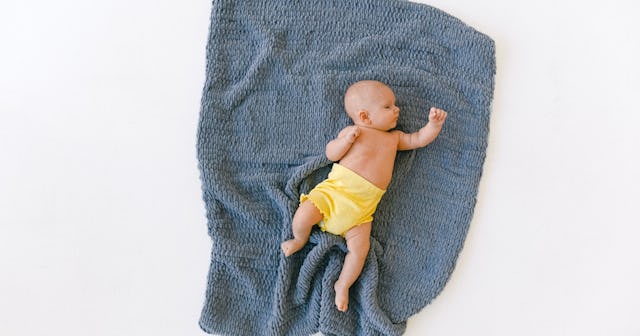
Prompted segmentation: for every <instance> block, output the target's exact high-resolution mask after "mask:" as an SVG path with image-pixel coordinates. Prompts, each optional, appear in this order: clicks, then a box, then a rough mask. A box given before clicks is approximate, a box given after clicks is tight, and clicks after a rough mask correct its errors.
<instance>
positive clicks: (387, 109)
mask: <svg viewBox="0 0 640 336" xmlns="http://www.w3.org/2000/svg"><path fill="white" fill-rule="evenodd" d="M344 105H345V110H346V112H347V114H348V115H349V117H350V118H351V119H352V120H353V123H354V125H353V126H348V127H346V128H344V129H343V130H342V131H340V133H339V134H338V136H337V137H336V138H335V139H334V140H332V141H330V142H329V143H328V144H327V147H326V155H327V158H328V159H329V160H331V161H338V163H334V164H333V167H332V170H331V172H330V173H329V176H328V178H327V179H326V180H324V181H323V182H321V183H320V184H318V185H317V186H316V187H315V188H314V189H313V190H311V192H310V193H309V194H308V195H304V194H303V195H302V196H301V197H300V207H299V208H298V210H297V211H296V213H295V214H294V216H293V223H292V229H293V236H294V238H293V239H291V240H288V241H286V242H284V243H282V245H281V247H282V251H283V253H284V254H285V256H290V255H292V254H293V253H296V252H297V251H299V250H300V249H301V248H302V247H303V246H304V245H305V244H306V242H307V240H308V239H309V235H310V233H311V229H312V228H313V226H314V225H316V224H319V227H320V229H321V230H322V231H326V232H329V233H332V234H335V235H340V236H342V237H344V238H345V240H346V242H347V249H348V253H347V255H346V257H345V260H344V266H343V267H342V271H341V272H340V277H339V278H338V280H337V281H336V283H335V285H334V289H335V291H336V300H335V303H336V307H337V308H338V310H340V311H343V312H344V311H346V310H347V306H348V303H349V288H350V287H351V285H353V283H354V282H355V281H356V279H358V276H360V272H362V268H363V266H364V262H365V259H366V257H367V254H368V252H369V247H370V242H369V236H370V234H371V222H372V220H373V213H374V212H375V210H376V206H377V205H378V202H379V201H380V199H381V198H382V195H383V194H384V193H385V191H386V188H387V186H388V185H389V183H390V182H391V174H392V171H393V165H394V162H395V158H396V152H397V151H401V150H409V149H415V148H420V147H424V146H426V145H427V144H429V143H431V142H432V141H433V140H434V139H435V138H436V137H437V136H438V134H439V133H440V130H441V129H442V125H443V124H444V121H445V119H446V118H447V112H445V111H443V110H441V109H437V108H431V111H430V112H429V122H428V123H427V124H426V125H425V126H424V127H422V128H421V129H420V130H419V131H418V132H415V133H411V134H407V133H404V132H401V131H398V130H393V131H390V130H391V129H393V128H394V127H396V124H397V122H398V116H399V113H400V109H399V108H398V107H397V106H396V105H395V96H394V94H393V91H391V89H390V88H389V87H388V86H386V85H385V84H383V83H381V82H378V81H371V80H366V81H360V82H357V83H355V84H353V85H351V86H350V87H349V88H348V89H347V92H346V93H345V97H344Z"/></svg>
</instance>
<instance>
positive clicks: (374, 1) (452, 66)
mask: <svg viewBox="0 0 640 336" xmlns="http://www.w3.org/2000/svg"><path fill="white" fill-rule="evenodd" d="M494 74H495V58H494V43H493V41H492V40H491V39H490V38H489V37H487V36H486V35H483V34H481V33H479V32H477V31H476V30H474V29H472V28H471V27H469V26H467V25H465V24H464V23H463V22H461V21H460V20H458V19H456V18H454V17H452V16H450V15H447V14H446V13H444V12H442V11H440V10H437V9H435V8H432V7H429V6H426V5H420V4H415V3H411V2H405V1H392V0H358V1H342V0H335V1H329V0H320V1H306V0H297V1H296V0H291V1H284V0H251V1H244V0H214V1H213V7H212V12H211V27H210V35H209V40H208V46H207V69H206V82H205V85H204V90H203V96H202V109H201V112H200V122H199V129H198V145H197V148H198V159H199V168H200V173H201V180H202V191H203V198H204V202H205V205H206V210H207V219H208V233H209V235H210V237H211V239H212V250H211V265H210V271H209V275H208V283H207V284H208V285H207V290H206V294H205V302H204V308H203V310H202V315H201V319H200V326H201V328H202V329H203V330H204V331H206V332H208V333H214V334H225V335H308V334H313V333H316V332H322V333H324V334H326V335H399V334H402V333H403V332H404V330H405V327H406V320H407V319H408V318H409V317H410V316H411V315H413V314H415V313H417V312H418V311H420V310H421V309H422V308H424V307H425V306H426V305H427V304H428V303H429V302H430V301H431V300H433V299H434V298H435V297H436V296H437V295H438V293H439V292H440V291H441V290H442V289H443V287H444V285H445V283H446V282H447V280H448V278H449V276H450V274H451V272H452V271H453V269H454V266H455V263H456V259H457V256H458V253H459V251H460V249H461V248H462V245H463V242H464V239H465V236H466V233H467V230H468V228H469V223H470V221H471V217H472V214H473V209H474V205H475V201H476V194H477V188H478V183H479V179H480V176H481V172H482V165H483V161H484V158H485V149H486V146H487V136H488V131H489V129H488V126H489V113H490V103H491V99H492V93H493V87H494ZM362 79H375V80H379V81H382V82H384V83H386V84H388V85H389V86H390V87H391V88H392V89H393V90H394V92H395V95H396V97H397V105H398V106H399V107H400V109H401V116H400V120H399V122H398V129H401V130H403V131H406V132H414V131H416V130H418V129H419V128H420V127H422V126H423V125H424V124H425V123H426V122H427V120H428V111H429V108H430V107H432V106H437V107H440V108H442V109H445V110H446V111H448V112H449V117H448V119H447V122H446V124H445V126H444V128H443V130H442V132H441V134H440V136H439V137H438V138H437V139H436V140H435V141H434V142H433V143H432V144H430V145H429V146H427V147H426V148H422V149H418V150H415V151H407V152H400V153H399V155H398V157H397V159H396V166H395V170H394V179H393V182H392V184H391V185H390V186H389V188H388V191H387V193H386V194H385V196H384V198H383V199H382V202H381V204H380V205H379V207H378V210H377V211H376V214H375V220H374V222H373V230H372V237H371V250H370V252H369V256H368V258H367V262H366V265H365V268H364V270H363V271H362V274H361V276H360V278H359V279H358V281H357V282H356V283H355V284H354V286H353V287H352V288H351V290H350V300H349V310H348V311H347V312H346V313H342V312H339V311H338V310H337V309H336V308H335V304H334V295H335V293H334V290H333V283H334V282H335V280H336V279H337V277H338V274H339V272H340V269H341V267H342V262H343V260H344V255H345V251H346V246H345V243H344V240H343V239H342V238H340V237H337V236H333V235H330V234H327V233H323V232H321V231H319V230H314V232H313V233H312V236H311V238H310V241H309V243H308V244H307V246H306V247H305V248H304V249H303V250H301V251H300V252H298V253H296V254H295V255H293V256H291V257H289V258H285V257H284V256H283V255H282V253H281V250H280V243H281V242H282V241H284V240H285V239H288V238H290V237H291V218H292V216H293V213H294V212H295V210H296V208H297V207H298V199H299V195H300V194H301V193H306V192H308V191H309V190H310V189H311V188H312V187H313V186H314V185H315V184H316V183H318V182H319V181H321V180H322V179H324V178H325V177H326V175H327V174H328V172H329V169H330V162H329V161H328V160H327V159H326V158H325V156H324V148H325V145H326V143H327V142H328V141H330V140H331V139H333V138H334V137H335V136H336V135H337V133H338V132H339V131H340V129H342V128H343V127H345V126H346V125H349V124H350V120H349V119H348V117H347V115H346V114H345V112H344V107H343V103H342V99H343V95H344V92H345V90H346V88H347V87H348V86H349V85H350V84H351V83H353V82H355V81H358V80H362Z"/></svg>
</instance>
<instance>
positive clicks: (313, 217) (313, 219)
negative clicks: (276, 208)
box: [280, 200, 323, 257]
mask: <svg viewBox="0 0 640 336" xmlns="http://www.w3.org/2000/svg"><path fill="white" fill-rule="evenodd" d="M322 218H323V216H322V213H321V212H320V210H318V208H316V206H315V205H313V203H311V202H310V201H309V200H306V201H304V202H302V204H300V207H298V210H296V213H295V214H294V215H293V223H292V224H291V228H292V230H293V239H290V240H287V241H286V242H284V243H282V245H280V247H281V248H282V252H284V255H285V256H287V257H288V256H290V255H292V254H294V253H296V252H298V251H299V250H300V249H301V248H302V247H303V246H304V244H306V243H307V240H309V235H310V234H311V228H313V226H314V225H316V224H317V223H319V222H320V221H321V220H322Z"/></svg>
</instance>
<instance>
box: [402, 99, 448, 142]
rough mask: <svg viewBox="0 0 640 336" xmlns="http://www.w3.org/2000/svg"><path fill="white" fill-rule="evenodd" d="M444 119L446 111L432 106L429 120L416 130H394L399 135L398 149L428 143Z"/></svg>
mask: <svg viewBox="0 0 640 336" xmlns="http://www.w3.org/2000/svg"><path fill="white" fill-rule="evenodd" d="M445 119H447V112H445V111H444V110H441V109H438V108H435V107H432V108H431V111H430V112H429V122H428V123H427V124H426V125H425V126H424V127H423V128H421V129H420V130H419V131H418V132H414V133H411V134H407V133H404V132H402V131H394V132H396V133H398V137H399V142H398V150H401V151H402V150H409V149H416V148H421V147H424V146H426V145H428V144H430V143H431V142H432V141H433V140H435V139H436V137H437V136H438V134H440V130H442V125H443V124H444V121H445Z"/></svg>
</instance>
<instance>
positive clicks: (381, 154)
mask: <svg viewBox="0 0 640 336" xmlns="http://www.w3.org/2000/svg"><path fill="white" fill-rule="evenodd" d="M397 151H398V136H397V135H394V134H392V133H390V132H384V131H378V130H373V129H367V128H360V136H358V138H357V139H356V141H355V142H354V143H353V145H352V146H351V148H350V149H349V151H348V152H347V154H345V156H344V157H343V158H342V159H341V160H340V164H341V165H343V166H345V167H347V168H349V169H350V170H352V171H353V172H355V173H356V174H358V175H360V176H362V177H364V178H365V179H366V180H367V181H369V182H371V183H373V184H374V185H376V186H377V187H378V188H380V189H383V190H386V189H387V186H389V183H390V182H391V175H392V173H393V164H394V162H395V158H396V153H397Z"/></svg>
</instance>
